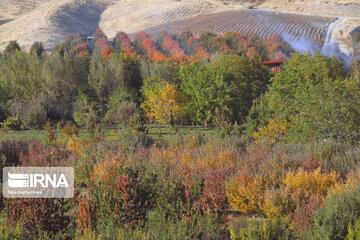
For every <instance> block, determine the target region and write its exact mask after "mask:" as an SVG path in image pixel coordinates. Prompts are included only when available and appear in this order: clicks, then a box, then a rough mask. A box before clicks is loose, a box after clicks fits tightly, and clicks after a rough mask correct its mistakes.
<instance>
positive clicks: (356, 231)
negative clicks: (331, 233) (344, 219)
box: [346, 218, 360, 240]
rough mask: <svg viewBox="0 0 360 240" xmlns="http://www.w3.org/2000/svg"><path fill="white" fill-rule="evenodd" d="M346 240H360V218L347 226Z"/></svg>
mask: <svg viewBox="0 0 360 240" xmlns="http://www.w3.org/2000/svg"><path fill="white" fill-rule="evenodd" d="M346 239H347V240H359V239H360V218H359V219H357V220H356V221H355V222H354V224H351V223H350V224H349V227H348V235H347V236H346Z"/></svg>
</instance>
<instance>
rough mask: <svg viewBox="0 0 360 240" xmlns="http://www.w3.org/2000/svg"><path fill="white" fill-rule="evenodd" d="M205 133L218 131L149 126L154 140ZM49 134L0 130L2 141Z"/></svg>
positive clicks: (83, 131)
mask: <svg viewBox="0 0 360 240" xmlns="http://www.w3.org/2000/svg"><path fill="white" fill-rule="evenodd" d="M111 131H115V132H116V133H120V132H121V129H120V128H108V129H105V130H104V136H105V137H108V136H110V134H111ZM199 133H203V134H205V135H207V136H216V135H217V131H216V130H214V129H212V128H209V127H203V126H175V127H171V126H165V125H152V126H150V127H149V132H148V134H149V136H150V137H151V138H153V139H154V140H164V139H167V138H172V137H175V136H181V135H187V134H199ZM56 134H57V136H58V137H62V133H61V130H57V131H56ZM79 137H80V139H89V138H90V134H89V132H88V131H87V129H80V131H79ZM46 139H47V136H46V131H45V130H25V131H9V132H7V133H6V132H0V143H1V142H4V141H12V140H25V141H30V140H37V141H41V142H43V143H45V142H46Z"/></svg>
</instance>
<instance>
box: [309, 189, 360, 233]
mask: <svg viewBox="0 0 360 240" xmlns="http://www.w3.org/2000/svg"><path fill="white" fill-rule="evenodd" d="M359 216H360V184H357V185H356V186H355V187H354V188H350V189H346V190H343V191H341V192H340V193H338V194H332V195H330V196H328V197H327V198H326V200H325V202H324V204H323V206H322V207H321V208H320V209H319V210H317V211H316V212H315V216H314V227H313V230H312V235H313V239H344V238H345V237H346V236H347V235H348V234H349V232H348V226H349V224H353V223H354V221H355V220H356V219H358V218H359Z"/></svg>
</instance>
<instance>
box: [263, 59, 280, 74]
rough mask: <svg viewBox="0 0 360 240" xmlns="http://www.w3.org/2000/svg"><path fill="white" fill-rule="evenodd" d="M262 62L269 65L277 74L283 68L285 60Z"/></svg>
mask: <svg viewBox="0 0 360 240" xmlns="http://www.w3.org/2000/svg"><path fill="white" fill-rule="evenodd" d="M262 64H264V65H266V66H268V67H269V68H270V70H271V71H273V73H274V74H277V73H278V72H279V71H280V70H281V65H282V64H283V60H273V61H266V62H262Z"/></svg>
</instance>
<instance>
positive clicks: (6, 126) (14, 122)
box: [0, 114, 21, 131]
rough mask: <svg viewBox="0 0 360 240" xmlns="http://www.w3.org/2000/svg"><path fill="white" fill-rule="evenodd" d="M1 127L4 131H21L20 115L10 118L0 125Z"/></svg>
mask: <svg viewBox="0 0 360 240" xmlns="http://www.w3.org/2000/svg"><path fill="white" fill-rule="evenodd" d="M0 126H1V129H2V130H4V131H9V130H20V129H21V123H20V121H19V115H18V114H17V115H16V117H8V118H7V119H6V120H4V121H3V122H1V123H0Z"/></svg>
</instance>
